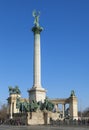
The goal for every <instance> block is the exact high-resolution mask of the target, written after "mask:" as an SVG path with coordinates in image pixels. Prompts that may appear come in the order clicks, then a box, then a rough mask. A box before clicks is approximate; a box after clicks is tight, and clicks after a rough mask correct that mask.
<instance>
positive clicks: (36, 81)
mask: <svg viewBox="0 0 89 130" xmlns="http://www.w3.org/2000/svg"><path fill="white" fill-rule="evenodd" d="M33 13H34V12H33ZM34 17H35V20H34V23H35V25H34V27H33V28H32V31H33V34H34V59H33V87H32V88H31V89H30V90H29V91H28V92H29V100H30V101H32V100H35V101H37V102H38V101H42V102H44V99H45V97H46V91H45V89H44V88H42V85H41V47H40V46H41V45H40V33H41V31H42V30H43V28H42V27H40V26H39V23H38V18H39V16H38V14H37V13H36V12H35V13H34Z"/></svg>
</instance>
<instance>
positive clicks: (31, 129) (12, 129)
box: [0, 125, 89, 130]
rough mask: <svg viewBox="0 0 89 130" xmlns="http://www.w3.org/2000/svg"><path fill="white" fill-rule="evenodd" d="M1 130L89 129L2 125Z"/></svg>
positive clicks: (88, 129) (81, 129)
mask: <svg viewBox="0 0 89 130" xmlns="http://www.w3.org/2000/svg"><path fill="white" fill-rule="evenodd" d="M0 130H89V127H86V126H85V127H82V126H80V127H77V126H75V127H74V126H8V125H1V126H0Z"/></svg>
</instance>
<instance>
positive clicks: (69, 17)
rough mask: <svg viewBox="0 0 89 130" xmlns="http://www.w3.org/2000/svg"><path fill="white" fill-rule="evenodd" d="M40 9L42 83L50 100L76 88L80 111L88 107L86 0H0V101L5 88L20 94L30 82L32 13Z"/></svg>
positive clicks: (88, 24) (88, 5) (4, 96)
mask: <svg viewBox="0 0 89 130" xmlns="http://www.w3.org/2000/svg"><path fill="white" fill-rule="evenodd" d="M34 9H36V10H39V11H40V12H41V16H40V25H41V26H42V27H43V28H44V31H43V32H42V33H41V54H42V56H41V57H42V60H41V62H42V86H43V87H44V88H45V89H46V90H47V96H48V97H50V98H66V97H69V96H70V92H71V90H75V93H76V96H77V97H78V101H79V109H80V108H81V109H82V110H83V109H85V108H86V107H89V100H88V99H89V1H88V0H8V1H7V0H0V89H1V90H0V105H1V104H2V103H6V99H7V97H8V96H9V93H8V86H13V87H14V86H15V85H18V86H19V88H20V90H21V92H22V97H27V98H28V93H27V90H28V89H30V88H31V87H32V85H33V42H34V41H33V33H32V31H31V28H32V27H33V21H34V18H33V17H32V11H33V10H34Z"/></svg>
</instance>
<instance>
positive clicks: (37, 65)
mask: <svg viewBox="0 0 89 130" xmlns="http://www.w3.org/2000/svg"><path fill="white" fill-rule="evenodd" d="M40 51H41V50H40V34H37V33H35V34H34V75H33V79H34V80H33V82H34V83H33V86H34V87H41V54H40Z"/></svg>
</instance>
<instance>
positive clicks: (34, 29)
mask: <svg viewBox="0 0 89 130" xmlns="http://www.w3.org/2000/svg"><path fill="white" fill-rule="evenodd" d="M42 30H43V28H42V27H40V26H38V27H37V26H34V27H33V28H32V31H33V32H34V34H40V32H41V31H42Z"/></svg>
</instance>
